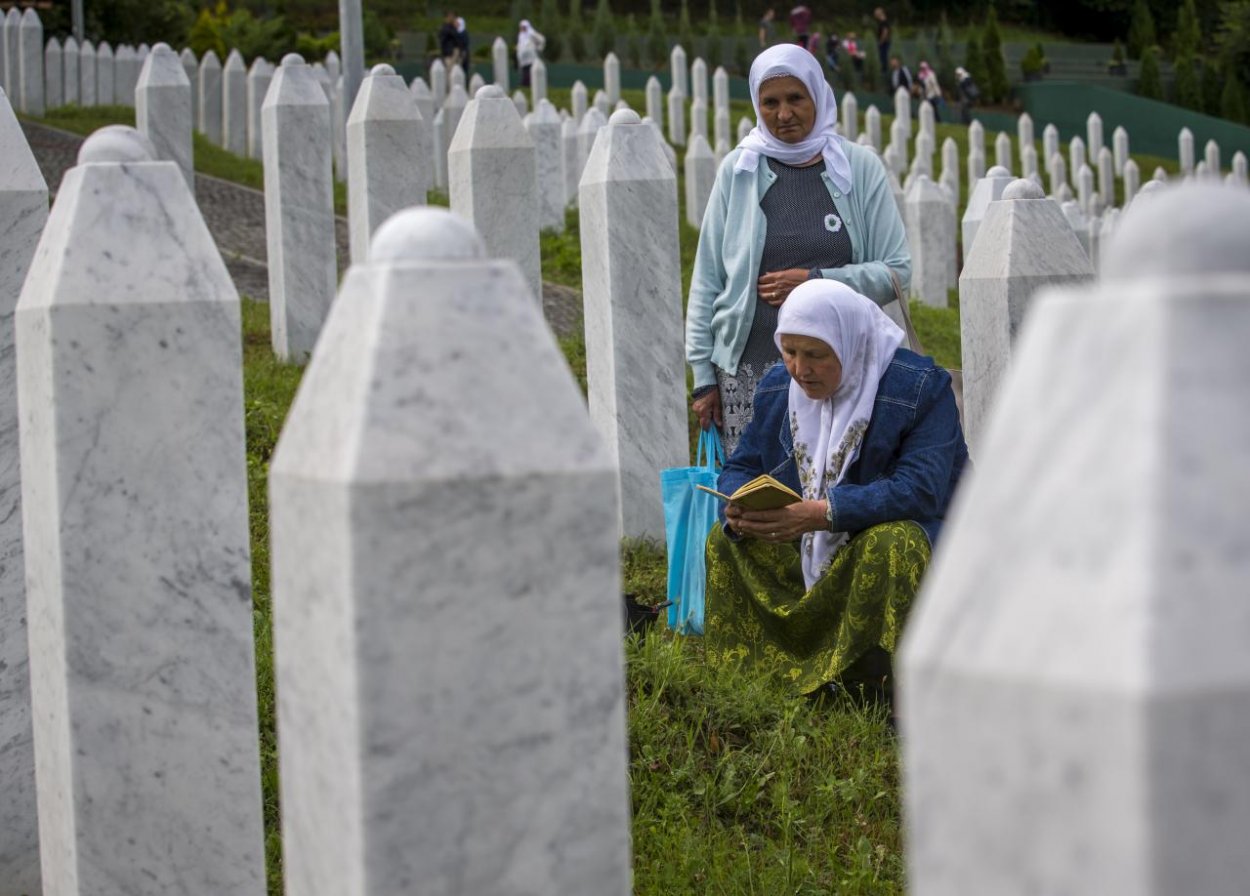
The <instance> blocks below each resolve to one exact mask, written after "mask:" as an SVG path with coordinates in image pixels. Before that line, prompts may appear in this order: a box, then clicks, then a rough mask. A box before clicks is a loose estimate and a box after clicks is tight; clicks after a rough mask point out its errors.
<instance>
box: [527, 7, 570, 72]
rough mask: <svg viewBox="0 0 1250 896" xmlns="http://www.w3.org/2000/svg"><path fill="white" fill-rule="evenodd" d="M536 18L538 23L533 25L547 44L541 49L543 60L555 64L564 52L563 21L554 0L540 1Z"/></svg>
mask: <svg viewBox="0 0 1250 896" xmlns="http://www.w3.org/2000/svg"><path fill="white" fill-rule="evenodd" d="M538 16H539V18H538V21H537V22H535V23H534V24H535V26H536V27H537V28H538V31H539V33H541V34H542V36H543V37H545V38H547V44H546V46H544V47H543V53H542V55H543V58H545V59H549V60H551V61H552V62H556V61H557V60H559V58H560V55H561V53H562V52H563V50H564V21H563V16H561V15H560V7H559V5H558V4H557V3H556V0H542V7H541V8H540V9H539V12H538Z"/></svg>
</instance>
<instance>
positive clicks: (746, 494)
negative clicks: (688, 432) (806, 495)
mask: <svg viewBox="0 0 1250 896" xmlns="http://www.w3.org/2000/svg"><path fill="white" fill-rule="evenodd" d="M696 488H700V489H702V490H703V491H705V492H708V493H709V494H713V495H715V496H716V497H718V498H720V499H721V500H722V501H732V502H733V503H734V504H737V505H738V506H740V507H744V508H746V509H747V510H776V509H777V508H778V507H785V506H786V505H787V504H793V503H794V502H796V501H802V500H803V496H802V495H800V494H798V493H797V492H795V491H794V490H793V489H792V488H790V487H789V486H787V485H785V484H784V483H782V482H778V481H777V480H776V479H774V478H773V477H771V476H769V475H768V474H767V473H765V474H764V475H763V476H756V477H755V478H754V479H752V480H751V481H750V482H748V483H746V484H745V485H743V486H742V487H741V488H739V489H738V490H737V491H736V492H734V493H733V494H732V495H725V494H721V493H720V492H718V491H716V490H715V489H710V488H707V487H706V486H702V485H700V486H696Z"/></svg>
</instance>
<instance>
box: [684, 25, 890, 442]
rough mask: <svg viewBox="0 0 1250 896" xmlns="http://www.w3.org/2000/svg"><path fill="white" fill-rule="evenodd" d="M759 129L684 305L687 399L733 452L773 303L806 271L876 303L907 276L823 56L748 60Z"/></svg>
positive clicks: (724, 177)
mask: <svg viewBox="0 0 1250 896" xmlns="http://www.w3.org/2000/svg"><path fill="white" fill-rule="evenodd" d="M750 87H751V98H752V102H753V103H754V105H755V114H756V121H757V123H756V126H755V128H754V129H753V130H752V131H751V133H750V134H748V135H747V136H746V137H745V138H744V139H743V140H742V142H741V143H739V144H738V146H737V148H736V149H734V150H733V151H732V152H730V153H729V155H727V156H726V157H725V160H724V161H723V162H722V163H721V166H720V170H719V171H718V172H717V175H716V183H715V185H714V186H713V188H712V195H711V198H710V199H709V200H708V205H707V211H706V212H705V213H704V216H703V227H702V230H700V232H699V248H698V252H697V254H696V255H695V264H694V274H693V276H692V278H691V283H690V301H689V303H688V304H687V310H686V315H687V316H686V362H687V363H688V364H689V365H690V367H691V369H692V370H693V371H694V395H693V402H692V407H693V409H694V411H695V413H696V414H697V415H698V417H699V423H700V425H701V426H702V427H703V428H704V429H707V428H708V427H709V426H711V425H712V424H716V425H717V426H721V427H722V428H723V431H724V435H725V443H726V450H727V451H729V452H730V453H732V451H733V448H734V446H735V445H736V444H737V442H738V438H739V437H740V435H741V433H742V430H743V428H744V427H745V426H746V424H747V423H748V422H750V419H751V397H752V395H753V394H754V392H755V386H756V384H757V383H758V382H759V380H760V378H761V377H763V376H764V373H765V372H766V371H767V370H768V368H769V367H771V366H772V365H773V364H774V363H776V362H777V360H779V358H780V355H779V353H778V350H777V346H776V344H775V343H774V342H773V333H774V331H775V330H776V327H777V310H778V308H780V307H781V305H782V303H783V302H785V300H786V297H787V296H788V295H789V294H790V291H791V290H793V289H794V288H795V287H796V286H798V285H799V284H800V283H802V282H804V281H805V280H811V279H819V278H827V279H832V280H839V281H841V282H842V283H845V284H846V285H848V286H850V287H851V288H852V289H854V290H855V291H856V292H859V293H861V294H863V295H865V296H868V297H869V298H870V299H872V300H873V301H874V302H876V303H877V304H878V305H885V304H887V303H888V302H890V301H892V300H893V299H894V297H895V294H894V285H893V281H892V277H897V278H898V281H899V285H900V286H901V287H902V288H903V289H904V290H905V289H906V287H907V285H908V283H909V282H910V280H911V255H910V253H909V252H908V249H907V237H906V235H905V233H904V230H903V221H902V219H901V218H900V217H899V213H898V207H897V206H896V205H895V204H894V195H893V193H892V192H891V191H890V184H889V180H888V177H887V175H886V171H885V166H884V165H883V164H882V163H881V160H880V159H879V158H878V157H877V154H876V153H875V152H873V150H871V149H869V148H868V147H864V146H859V145H858V144H855V143H851V142H849V141H847V140H844V139H843V138H841V137H839V136H838V135H837V133H836V132H835V131H834V126H835V124H836V123H837V113H838V107H837V103H836V101H835V100H834V96H833V89H832V88H831V87H830V86H829V85H828V83H827V82H826V81H825V77H824V73H823V71H822V70H821V67H820V63H819V62H818V61H817V60H816V57H814V56H813V55H812V54H811V53H809V52H807V51H806V50H804V49H802V48H800V47H797V46H795V45H793V44H781V45H778V46H775V47H771V48H770V49H768V50H765V51H764V52H762V53H760V55H759V56H757V57H756V58H755V62H754V63H753V64H752V66H751V76H750Z"/></svg>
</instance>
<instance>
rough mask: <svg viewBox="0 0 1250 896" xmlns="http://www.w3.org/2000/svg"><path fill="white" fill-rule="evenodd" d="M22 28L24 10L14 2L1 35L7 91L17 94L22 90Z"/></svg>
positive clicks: (12, 94)
mask: <svg viewBox="0 0 1250 896" xmlns="http://www.w3.org/2000/svg"><path fill="white" fill-rule="evenodd" d="M21 28H22V11H21V10H20V9H18V8H17V4H16V3H14V4H13V5H12V6H10V7H9V11H8V12H7V13H6V14H5V16H4V27H3V29H0V37H3V39H4V40H3V43H4V58H3V62H4V84H3V85H0V86H3V88H4V91H5V93H8V94H10V95H11V96H15V95H17V94H18V93H19V92H20V90H21V81H22V71H21V52H22V51H21V37H20V34H21Z"/></svg>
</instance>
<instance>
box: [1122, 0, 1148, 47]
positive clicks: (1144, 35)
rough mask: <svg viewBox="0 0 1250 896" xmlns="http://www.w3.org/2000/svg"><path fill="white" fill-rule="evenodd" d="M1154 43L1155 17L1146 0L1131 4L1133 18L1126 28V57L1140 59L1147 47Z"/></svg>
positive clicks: (1137, 0)
mask: <svg viewBox="0 0 1250 896" xmlns="http://www.w3.org/2000/svg"><path fill="white" fill-rule="evenodd" d="M1154 45H1155V19H1154V16H1152V15H1151V14H1150V4H1149V3H1147V2H1146V0H1136V2H1135V3H1134V4H1133V18H1132V20H1131V21H1130V23H1129V28H1128V58H1129V59H1141V58H1142V54H1143V53H1144V52H1145V51H1146V48H1147V47H1153V46H1154Z"/></svg>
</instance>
